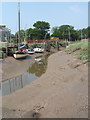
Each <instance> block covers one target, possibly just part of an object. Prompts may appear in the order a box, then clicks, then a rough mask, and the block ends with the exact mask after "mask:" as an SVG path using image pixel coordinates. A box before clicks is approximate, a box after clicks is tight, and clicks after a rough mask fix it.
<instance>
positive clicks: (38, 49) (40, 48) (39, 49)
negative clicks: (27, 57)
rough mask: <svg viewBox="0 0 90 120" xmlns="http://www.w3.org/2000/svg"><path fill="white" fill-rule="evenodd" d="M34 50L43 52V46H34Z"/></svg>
mask: <svg viewBox="0 0 90 120" xmlns="http://www.w3.org/2000/svg"><path fill="white" fill-rule="evenodd" d="M34 51H35V53H43V52H44V48H42V47H41V46H40V47H37V48H34Z"/></svg>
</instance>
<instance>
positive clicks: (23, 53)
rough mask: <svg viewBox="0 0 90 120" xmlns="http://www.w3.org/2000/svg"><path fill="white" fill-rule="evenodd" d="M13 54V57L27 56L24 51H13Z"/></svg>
mask: <svg viewBox="0 0 90 120" xmlns="http://www.w3.org/2000/svg"><path fill="white" fill-rule="evenodd" d="M13 56H14V58H15V59H21V58H26V57H27V56H28V54H27V52H25V51H21V50H19V51H15V53H13Z"/></svg>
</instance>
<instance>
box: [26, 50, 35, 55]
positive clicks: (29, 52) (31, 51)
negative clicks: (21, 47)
mask: <svg viewBox="0 0 90 120" xmlns="http://www.w3.org/2000/svg"><path fill="white" fill-rule="evenodd" d="M27 51H28V54H34V53H35V51H34V50H33V49H27Z"/></svg>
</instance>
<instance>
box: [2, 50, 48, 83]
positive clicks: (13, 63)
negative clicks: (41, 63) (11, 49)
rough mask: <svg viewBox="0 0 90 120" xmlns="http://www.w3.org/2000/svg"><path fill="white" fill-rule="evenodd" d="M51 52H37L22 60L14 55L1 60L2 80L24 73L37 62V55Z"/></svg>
mask: <svg viewBox="0 0 90 120" xmlns="http://www.w3.org/2000/svg"><path fill="white" fill-rule="evenodd" d="M48 54H49V53H47V52H46V53H35V54H32V55H29V56H28V57H27V58H26V59H22V60H16V59H15V58H13V57H7V58H5V59H4V60H2V61H1V62H0V65H1V66H2V69H1V70H2V79H0V81H1V80H2V81H5V80H7V79H10V78H14V77H17V76H19V75H22V74H23V73H25V72H26V71H27V69H28V68H29V67H31V66H32V64H34V63H35V57H38V56H45V55H48Z"/></svg>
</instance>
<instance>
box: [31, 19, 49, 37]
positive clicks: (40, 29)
mask: <svg viewBox="0 0 90 120" xmlns="http://www.w3.org/2000/svg"><path fill="white" fill-rule="evenodd" d="M33 26H34V27H35V30H37V33H38V36H37V38H38V39H44V38H45V36H46V34H47V36H46V39H47V37H50V34H49V33H48V31H49V29H50V24H49V23H48V22H44V21H37V22H36V23H34V24H33Z"/></svg>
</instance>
